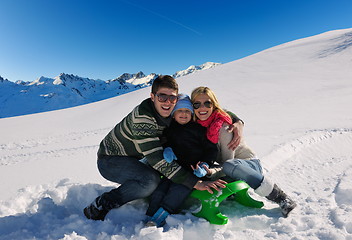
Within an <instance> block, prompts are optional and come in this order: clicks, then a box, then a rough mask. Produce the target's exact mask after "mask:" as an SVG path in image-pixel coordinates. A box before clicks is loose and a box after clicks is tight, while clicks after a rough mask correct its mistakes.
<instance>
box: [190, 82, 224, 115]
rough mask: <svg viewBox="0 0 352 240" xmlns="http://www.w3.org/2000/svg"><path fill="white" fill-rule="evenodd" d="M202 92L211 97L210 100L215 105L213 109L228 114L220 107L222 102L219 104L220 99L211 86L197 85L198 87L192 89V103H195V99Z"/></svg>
mask: <svg viewBox="0 0 352 240" xmlns="http://www.w3.org/2000/svg"><path fill="white" fill-rule="evenodd" d="M201 94H206V95H207V96H208V97H209V98H210V101H211V102H212V103H213V107H214V110H213V111H219V112H221V113H223V114H226V115H228V114H227V113H226V112H225V110H224V109H222V108H221V107H220V104H219V101H218V99H217V98H216V95H215V93H214V92H213V90H211V89H210V88H208V87H203V86H202V87H197V88H196V89H194V90H193V91H192V94H191V101H192V103H194V101H195V99H196V98H197V97H198V96H199V95H201ZM194 118H196V115H195V114H194Z"/></svg>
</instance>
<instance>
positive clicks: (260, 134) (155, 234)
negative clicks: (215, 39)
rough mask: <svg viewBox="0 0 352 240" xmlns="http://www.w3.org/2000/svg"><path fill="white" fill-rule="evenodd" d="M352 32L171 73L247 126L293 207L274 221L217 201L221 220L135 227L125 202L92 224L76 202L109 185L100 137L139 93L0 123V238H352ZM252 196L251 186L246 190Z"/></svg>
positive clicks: (273, 212) (175, 219)
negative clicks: (100, 163) (99, 157)
mask: <svg viewBox="0 0 352 240" xmlns="http://www.w3.org/2000/svg"><path fill="white" fill-rule="evenodd" d="M351 42H352V29H345V30H338V31H332V32H327V33H324V34H320V35H317V36H313V37H310V38H305V39H299V40H297V41H293V42H290V43H286V44H283V45H280V46H277V47H274V48H271V49H267V50H265V51H263V52H260V53H257V54H254V55H252V56H249V57H246V58H243V59H240V60H237V61H234V62H230V63H227V64H223V65H220V66H217V67H216V68H212V69H209V70H207V71H200V72H197V73H194V74H192V75H187V76H184V77H181V78H179V79H178V82H179V84H180V89H181V92H185V93H188V94H190V93H191V91H192V89H194V88H195V87H197V86H200V85H205V86H209V87H210V88H212V89H213V90H214V91H215V93H216V94H217V96H218V97H219V100H220V102H221V104H222V105H223V106H224V107H225V108H227V109H229V110H231V111H233V112H235V113H236V114H238V115H239V116H240V117H241V118H242V119H243V120H244V121H245V131H244V135H245V139H246V142H247V143H248V145H250V146H251V147H252V148H253V149H255V150H256V152H257V155H258V157H259V158H260V159H261V160H262V163H263V166H264V168H265V170H266V175H267V176H270V177H271V178H272V179H273V180H274V181H275V182H276V183H277V184H278V185H279V186H281V188H283V189H284V190H285V192H287V193H288V194H289V195H290V196H291V197H292V198H294V199H295V200H296V201H297V203H298V207H297V208H296V209H295V210H294V211H293V212H292V213H291V215H290V216H289V217H288V218H282V217H281V215H280V211H279V209H278V207H277V205H275V204H273V203H271V202H268V201H266V199H264V198H260V197H259V196H257V195H254V194H253V197H254V198H256V199H259V200H262V201H264V203H265V206H264V207H263V208H262V209H252V208H247V207H244V206H241V205H239V204H237V203H236V202H233V201H230V200H228V201H224V202H223V203H222V204H221V210H222V212H223V213H224V214H225V215H227V216H228V217H229V223H228V224H227V225H224V226H217V225H211V224H209V223H208V222H207V221H205V220H203V219H199V218H196V217H194V216H192V215H191V214H190V213H189V212H186V213H185V214H178V215H172V216H169V217H168V218H167V225H166V226H165V227H164V228H155V227H149V228H145V227H144V226H143V220H144V218H145V215H144V213H145V210H146V208H147V203H146V201H144V200H137V201H133V202H131V203H129V204H126V205H125V206H123V207H121V208H119V209H115V210H113V211H111V212H110V213H109V214H108V216H107V219H106V221H104V222H101V221H91V220H88V219H86V218H85V217H84V216H83V214H82V209H83V208H84V207H85V206H86V205H87V204H89V203H90V202H91V201H92V200H93V199H94V198H95V197H96V196H98V195H99V194H101V193H103V192H104V191H108V190H109V189H111V188H113V187H116V186H117V184H114V183H111V182H108V181H106V180H104V179H103V178H102V177H101V176H100V175H99V173H98V170H97V167H96V152H97V149H98V145H99V143H100V141H101V140H102V139H103V137H104V136H105V135H106V134H107V133H108V132H109V131H110V130H111V128H112V127H113V126H114V125H115V124H116V123H117V122H119V121H120V120H121V119H122V118H123V117H124V116H125V115H126V114H128V113H129V112H130V111H131V110H132V109H133V107H135V106H136V105H137V104H139V103H140V102H141V101H142V100H143V99H145V98H146V97H148V96H149V93H150V88H144V89H141V90H138V91H134V92H131V93H128V94H125V95H121V96H118V97H115V98H110V99H107V100H103V101H100V102H95V103H91V104H87V105H82V106H79V107H74V108H69V109H64V110H58V111H52V112H47V113H39V114H33V115H26V116H19V117H12V118H4V119H0V136H1V139H0V149H1V151H0V179H1V183H2V184H1V185H0V194H1V195H0V239H65V240H69V239H79V240H81V239H82V240H83V239H99V240H100V239H115V240H120V239H169V240H176V239H192V240H197V239H202V240H205V239H216V240H222V239H280V240H281V239H293V240H299V239H302V240H303V239H324V240H333V239H338V240H339V239H341V240H342V239H350V240H351V239H352V186H351V182H352V148H351V146H352V125H351V124H352V111H351V102H352V82H351V79H352V66H351V65H352V44H351ZM251 193H253V192H251Z"/></svg>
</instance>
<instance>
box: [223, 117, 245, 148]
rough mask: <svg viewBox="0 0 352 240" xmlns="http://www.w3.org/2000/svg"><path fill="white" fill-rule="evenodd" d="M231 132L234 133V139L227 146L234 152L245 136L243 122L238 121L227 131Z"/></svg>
mask: <svg viewBox="0 0 352 240" xmlns="http://www.w3.org/2000/svg"><path fill="white" fill-rule="evenodd" d="M227 131H229V132H233V138H232V140H231V142H229V144H227V146H228V148H229V149H231V150H232V151H234V150H235V149H236V148H237V147H238V145H240V142H241V140H242V134H243V123H242V121H237V122H235V123H234V124H232V125H230V126H229V127H228V129H227Z"/></svg>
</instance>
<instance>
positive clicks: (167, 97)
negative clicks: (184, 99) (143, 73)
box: [154, 93, 177, 103]
mask: <svg viewBox="0 0 352 240" xmlns="http://www.w3.org/2000/svg"><path fill="white" fill-rule="evenodd" d="M154 95H155V96H157V97H158V101H159V102H166V101H167V100H169V101H170V103H176V102H177V96H175V95H167V94H163V93H160V94H159V93H155V94H154Z"/></svg>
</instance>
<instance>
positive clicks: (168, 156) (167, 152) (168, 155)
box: [163, 147, 177, 163]
mask: <svg viewBox="0 0 352 240" xmlns="http://www.w3.org/2000/svg"><path fill="white" fill-rule="evenodd" d="M163 156H164V159H165V160H166V162H168V163H171V162H172V161H173V160H177V157H176V155H175V153H174V151H172V148H170V147H167V148H165V149H164V152H163Z"/></svg>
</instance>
